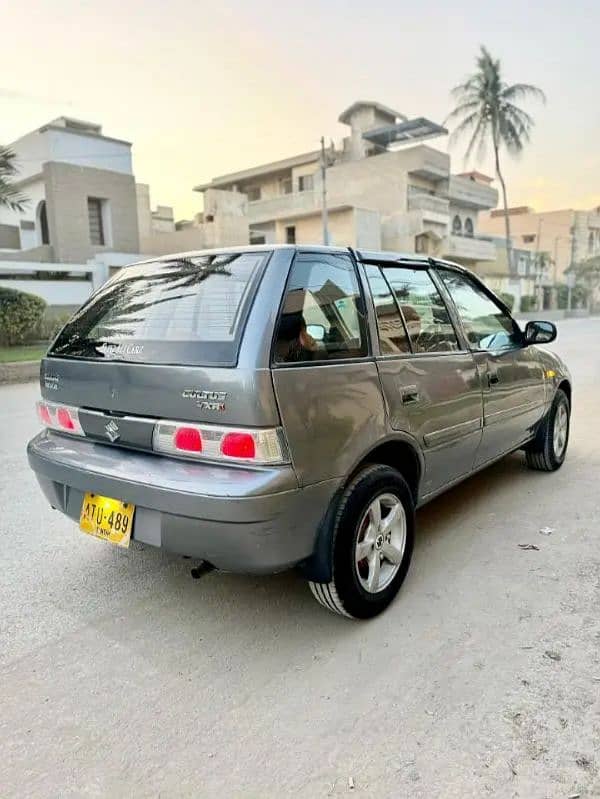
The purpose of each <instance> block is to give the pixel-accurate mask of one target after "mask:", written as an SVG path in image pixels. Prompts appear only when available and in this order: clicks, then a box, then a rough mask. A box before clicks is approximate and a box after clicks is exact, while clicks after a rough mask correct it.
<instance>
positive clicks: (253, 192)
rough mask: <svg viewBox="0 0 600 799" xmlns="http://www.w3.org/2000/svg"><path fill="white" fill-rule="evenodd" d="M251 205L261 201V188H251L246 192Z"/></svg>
mask: <svg viewBox="0 0 600 799" xmlns="http://www.w3.org/2000/svg"><path fill="white" fill-rule="evenodd" d="M246 195H247V197H248V202H249V203H255V202H257V201H258V200H260V186H251V187H250V188H249V189H247V191H246Z"/></svg>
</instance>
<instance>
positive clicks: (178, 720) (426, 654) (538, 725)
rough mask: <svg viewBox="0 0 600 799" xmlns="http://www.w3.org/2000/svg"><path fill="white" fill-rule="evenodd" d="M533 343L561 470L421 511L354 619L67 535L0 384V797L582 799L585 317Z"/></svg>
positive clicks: (591, 379) (523, 476)
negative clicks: (567, 414)
mask: <svg viewBox="0 0 600 799" xmlns="http://www.w3.org/2000/svg"><path fill="white" fill-rule="evenodd" d="M556 348H557V350H558V351H559V352H560V353H561V354H563V355H564V356H565V357H566V358H567V359H568V361H569V363H570V365H571V367H572V370H573V373H574V377H575V381H576V388H575V408H574V421H573V431H572V441H571V449H570V454H569V457H568V461H567V463H566V464H565V466H564V467H563V469H562V470H561V471H559V472H558V473H556V474H553V475H544V474H538V473H533V472H529V471H528V470H527V469H526V468H525V466H524V463H523V458H522V457H521V456H519V455H514V456H511V457H509V458H506V459H505V460H504V461H502V462H501V463H499V464H497V465H496V466H494V467H492V468H491V469H489V470H488V471H487V472H486V473H483V474H481V475H479V476H477V477H475V478H472V479H471V480H469V481H467V482H466V483H464V484H463V485H462V486H461V487H459V488H457V489H455V490H454V491H452V492H450V493H449V494H447V495H446V496H444V497H442V498H441V499H439V500H437V501H436V502H434V503H432V504H431V505H430V506H428V507H427V508H424V509H423V510H422V511H421V512H420V513H419V514H418V516H419V518H418V523H419V537H418V545H417V548H416V551H415V556H414V559H413V566H412V569H411V572H410V574H409V577H408V579H407V581H406V583H405V586H404V588H403V590H402V592H401V596H400V597H399V599H398V600H397V601H396V602H395V603H394V604H393V606H392V607H391V608H390V609H389V610H388V612H387V613H385V614H384V615H383V616H382V617H380V618H379V619H376V620H374V621H372V622H370V623H353V622H349V621H346V620H343V619H341V618H338V617H335V616H333V615H332V614H328V613H326V612H325V611H323V610H322V609H321V608H320V607H319V606H318V605H317V604H316V603H315V602H314V601H313V599H312V597H311V596H310V593H309V591H308V589H307V587H306V586H305V585H304V584H303V582H302V581H301V580H300V579H299V578H298V577H297V576H295V575H294V574H286V575H279V576H277V577H273V578H263V579H254V578H247V577H237V576H230V575H220V574H216V573H213V574H210V575H208V576H205V577H204V578H202V579H201V580H200V581H194V580H192V579H191V578H190V577H189V565H190V562H189V561H185V560H182V559H178V558H173V557H169V556H166V555H163V554H161V553H160V552H156V551H152V550H149V549H146V550H140V549H137V548H136V549H132V550H130V551H125V552H124V551H120V550H117V549H116V548H113V547H109V546H107V545H106V544H105V543H104V542H101V541H96V540H93V539H89V538H87V537H85V536H83V535H80V534H79V533H78V531H77V529H76V528H75V526H74V525H72V524H71V523H70V522H68V521H66V520H65V519H64V518H63V517H61V516H60V515H59V514H58V513H56V512H53V511H52V510H50V508H48V507H47V505H46V503H45V501H44V500H43V498H42V496H41V494H40V492H39V490H38V489H37V485H36V483H35V481H34V478H33V476H32V474H31V473H30V472H29V470H28V467H27V464H26V459H25V453H24V447H25V442H26V440H27V439H28V438H29V437H30V436H31V435H32V434H33V433H34V432H35V430H36V428H37V424H36V421H35V419H34V413H33V403H34V399H35V398H36V395H37V388H36V387H35V386H33V385H24V386H10V387H4V388H1V389H0V409H1V414H0V465H1V471H0V509H1V512H0V540H1V541H2V554H1V564H2V576H1V582H0V614H1V615H0V624H1V631H0V634H1V639H0V643H1V646H0V752H1V753H2V757H1V759H0V796H2V797H19V799H20V798H21V797H30V796H31V797H58V796H60V797H82V796H101V797H111V798H112V797H152V796H159V795H160V796H163V797H179V796H189V797H212V796H227V797H230V796H242V797H246V796H250V797H281V796H288V795H294V796H300V797H310V798H311V799H312V797H327V796H338V795H339V796H341V795H348V794H353V795H355V796H357V797H359V796H360V797H363V796H365V797H394V798H396V797H404V796H410V797H413V798H414V797H427V799H431V797H444V799H446V798H447V797H461V799H462V798H463V797H470V796H473V797H475V796H476V797H482V796H498V797H526V798H527V799H537V797H540V799H541V797H568V796H571V795H572V794H575V793H580V794H581V796H582V797H585V796H592V795H595V796H598V795H599V793H600V776H599V773H598V769H599V767H600V699H599V697H600V549H599V533H598V520H599V519H600V499H599V490H598V485H599V482H600V454H599V451H600V425H599V422H598V411H599V410H600V399H599V397H600V319H599V320H588V321H568V322H564V323H562V325H561V327H560V337H559V341H558V342H557V344H556ZM545 525H549V526H551V527H553V528H555V532H554V534H553V535H551V536H549V537H544V536H542V535H540V534H539V532H538V531H539V528H540V527H543V526H545ZM520 543H535V544H537V545H538V546H539V547H540V551H539V552H536V551H529V552H525V551H522V550H521V549H519V548H518V546H517V545H518V544H520ZM350 780H351V781H352V782H353V784H354V788H353V789H352V788H351V787H350V782H349V781H350Z"/></svg>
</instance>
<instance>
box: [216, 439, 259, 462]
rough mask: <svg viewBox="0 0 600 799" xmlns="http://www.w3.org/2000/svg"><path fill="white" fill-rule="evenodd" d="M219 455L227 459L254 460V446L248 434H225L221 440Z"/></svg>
mask: <svg viewBox="0 0 600 799" xmlns="http://www.w3.org/2000/svg"><path fill="white" fill-rule="evenodd" d="M221 454H222V455H225V456H226V457H227V458H244V459H246V458H249V459H253V458H256V444H255V442H254V436H252V435H251V434H250V433H225V435H224V436H223V438H222V439H221Z"/></svg>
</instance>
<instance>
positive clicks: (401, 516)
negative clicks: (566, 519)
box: [28, 246, 571, 618]
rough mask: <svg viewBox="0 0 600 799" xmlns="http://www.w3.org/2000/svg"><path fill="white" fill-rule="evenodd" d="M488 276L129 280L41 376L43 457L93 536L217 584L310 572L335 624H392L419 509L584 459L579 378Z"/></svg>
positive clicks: (398, 259) (232, 254) (196, 264)
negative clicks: (212, 577) (571, 451)
mask: <svg viewBox="0 0 600 799" xmlns="http://www.w3.org/2000/svg"><path fill="white" fill-rule="evenodd" d="M555 337H556V329H555V327H554V325H553V324H551V323H550V322H535V321H534V322H529V323H528V324H527V325H526V326H525V328H524V330H521V328H520V327H519V325H518V324H517V323H516V322H515V321H514V320H513V318H512V317H511V314H510V312H509V311H508V309H507V308H506V307H505V305H504V304H503V303H502V302H501V300H500V299H498V297H496V296H495V295H494V294H493V293H492V292H491V291H490V290H489V289H488V288H486V286H485V285H484V284H483V283H482V282H481V281H480V280H479V279H478V278H477V277H476V276H475V275H473V274H471V273H470V272H468V271H467V270H465V269H463V268H461V267H459V266H457V265H455V264H452V263H446V262H443V261H438V260H433V259H430V258H427V257H425V256H418V255H399V254H395V253H389V252H365V251H354V250H352V249H340V248H324V247H308V246H307V247H301V246H282V247H268V246H261V247H249V248H240V249H229V250H223V251H211V252H199V253H187V254H184V255H173V256H169V257H164V258H160V259H158V260H152V261H148V262H145V263H140V264H134V265H132V266H128V267H125V268H123V269H122V270H121V271H119V272H118V274H116V275H115V276H114V277H112V278H111V280H109V281H108V282H107V283H106V284H105V285H104V286H102V287H101V288H100V289H99V290H98V291H97V292H96V293H95V294H94V295H93V296H92V297H91V298H90V299H89V301H88V302H86V303H85V305H84V306H83V307H82V308H81V309H80V310H79V311H78V312H77V313H76V314H75V315H74V316H73V318H72V319H71V320H70V321H69V322H68V324H67V325H66V326H65V327H64V328H63V330H62V331H61V332H60V333H59V335H58V337H57V338H56V340H55V341H54V342H53V344H52V345H51V347H50V349H49V351H48V354H47V355H46V357H45V358H44V359H43V361H42V364H41V394H42V399H41V401H40V402H39V405H38V412H39V417H40V420H41V422H42V423H43V425H44V427H45V429H44V430H43V432H41V433H40V434H39V435H38V436H36V437H35V438H34V439H33V440H32V441H31V442H30V443H29V447H28V454H29V462H30V464H31V466H32V468H33V469H34V471H35V473H36V475H37V478H38V480H39V483H40V485H41V487H42V490H43V491H44V494H45V495H46V497H47V499H48V501H49V502H50V504H51V505H52V506H53V507H54V508H57V509H59V510H60V511H62V512H63V513H64V514H66V515H67V516H68V517H70V518H71V519H74V520H76V521H77V522H78V523H79V525H80V528H81V530H82V531H83V532H84V533H87V534H90V535H92V536H97V537H99V538H103V539H105V540H106V541H107V542H111V543H112V544H116V545H118V546H122V547H126V546H128V545H129V542H130V541H131V540H132V539H133V540H135V541H140V542H143V543H144V544H149V545H152V546H156V547H162V548H164V549H165V550H168V551H170V552H175V553H181V554H183V555H188V556H192V557H196V558H199V559H202V560H203V561H204V562H205V563H206V564H209V565H211V566H214V567H215V568H217V569H222V570H227V571H234V572H246V573H253V574H263V573H264V574H267V573H271V572H277V571H280V570H283V569H288V568H291V567H296V568H298V569H299V570H300V571H301V573H302V574H303V575H304V576H305V577H306V579H307V580H308V581H309V584H310V587H311V589H312V592H313V594H314V595H315V597H316V598H317V599H318V600H319V602H320V603H321V604H322V605H324V606H325V607H326V608H328V609H329V610H332V611H335V612H337V613H340V614H343V615H345V616H350V617H354V618H368V617H372V616H374V615H376V614H377V613H379V612H380V611H382V610H383V609H384V608H385V607H386V606H387V605H388V604H389V603H390V602H391V600H392V599H393V598H394V597H395V595H396V594H397V592H398V590H399V588H400V586H401V584H402V582H403V580H404V578H405V576H406V573H407V571H408V567H409V564H410V560H411V554H412V550H413V541H414V535H415V508H417V507H418V506H419V505H422V504H423V503H425V502H427V501H428V500H430V499H432V498H433V497H435V496H436V495H438V494H440V493H441V492H443V491H446V490H447V489H449V488H451V487H452V486H453V485H455V484H456V483H458V482H459V481H461V480H464V479H465V478H468V477H469V476H470V475H472V474H473V473H474V472H476V471H478V470H480V469H482V468H483V467H485V466H487V465H489V464H490V463H493V462H494V461H496V460H497V459H498V458H501V457H503V456H504V455H506V454H507V453H510V452H513V451H515V450H519V449H521V450H524V453H525V458H526V459H527V463H528V464H529V466H531V467H532V468H534V469H539V470H545V471H552V470H555V469H558V468H559V467H560V466H561V464H562V462H563V460H564V458H565V454H566V450H567V443H568V437H569V419H570V408H571V379H570V377H569V373H568V371H567V369H566V368H565V366H564V364H563V363H562V362H561V361H560V360H559V358H558V357H556V356H555V355H553V354H551V353H550V352H549V351H547V350H546V349H540V348H538V346H536V345H537V344H546V343H549V342H551V341H552V340H553V339H554V338H555Z"/></svg>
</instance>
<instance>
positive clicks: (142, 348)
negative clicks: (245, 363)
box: [50, 252, 268, 366]
mask: <svg viewBox="0 0 600 799" xmlns="http://www.w3.org/2000/svg"><path fill="white" fill-rule="evenodd" d="M267 255H268V253H265V252H255V253H249V252H246V253H229V254H220V255H201V256H190V257H182V258H173V259H166V260H160V261H151V262H148V263H143V264H137V265H135V266H127V267H125V268H124V269H122V270H121V271H120V272H119V273H118V274H117V275H115V276H114V277H113V278H112V279H111V280H110V281H109V282H108V283H106V284H105V285H104V286H102V288H101V289H100V290H99V291H97V292H96V293H95V294H94V295H93V297H91V298H90V300H89V301H88V302H87V303H86V304H85V305H84V306H83V307H82V308H81V309H80V310H79V311H78V312H77V313H76V314H75V316H73V318H72V319H71V320H70V321H69V322H68V323H67V325H66V326H65V327H64V328H63V329H62V331H61V332H60V334H59V336H58V338H57V339H56V341H55V342H54V344H53V346H52V348H51V350H50V354H51V355H55V356H61V357H68V358H85V359H94V360H96V359H110V360H120V361H136V362H139V363H155V364H161V363H162V364H190V365H195V366H209V365H213V366H217V365H219V366H233V365H235V363H236V362H237V357H238V350H239V344H240V339H241V335H242V332H243V328H244V324H245V321H246V316H247V314H248V310H249V307H250V304H251V301H252V297H253V295H254V291H255V288H256V285H257V283H258V280H259V279H260V274H261V272H262V267H263V263H264V262H265V261H266V258H267Z"/></svg>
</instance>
